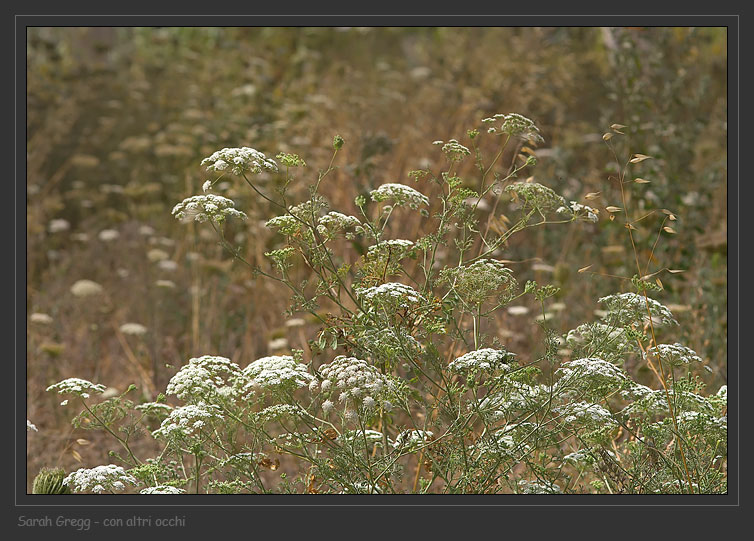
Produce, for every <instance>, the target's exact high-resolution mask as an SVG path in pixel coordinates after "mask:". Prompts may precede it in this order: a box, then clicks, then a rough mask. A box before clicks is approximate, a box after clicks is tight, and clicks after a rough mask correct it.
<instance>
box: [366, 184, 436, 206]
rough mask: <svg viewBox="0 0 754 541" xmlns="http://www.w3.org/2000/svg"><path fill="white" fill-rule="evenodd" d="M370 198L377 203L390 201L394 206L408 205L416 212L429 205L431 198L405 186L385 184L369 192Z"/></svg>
mask: <svg viewBox="0 0 754 541" xmlns="http://www.w3.org/2000/svg"><path fill="white" fill-rule="evenodd" d="M369 196H370V197H371V198H372V201H375V202H380V201H387V200H390V201H392V202H393V204H394V205H397V206H403V205H407V206H408V207H410V208H412V209H414V210H416V209H418V208H419V207H421V206H423V205H429V198H428V197H427V196H426V195H424V194H422V193H421V192H418V191H417V190H415V189H414V188H412V187H411V186H406V185H405V184H395V183H388V184H383V185H382V186H380V187H379V188H377V189H376V190H372V191H371V192H369Z"/></svg>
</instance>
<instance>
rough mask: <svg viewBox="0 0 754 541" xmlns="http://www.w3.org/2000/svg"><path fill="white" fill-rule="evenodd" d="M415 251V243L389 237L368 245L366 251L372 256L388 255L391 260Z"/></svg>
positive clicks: (401, 257)
mask: <svg viewBox="0 0 754 541" xmlns="http://www.w3.org/2000/svg"><path fill="white" fill-rule="evenodd" d="M415 252H416V248H415V245H414V243H413V242H411V241H410V240H405V239H391V240H383V241H382V242H378V243H377V244H374V245H372V246H370V247H369V250H368V252H367V253H368V254H369V255H370V256H373V257H387V256H388V255H389V256H390V259H391V260H392V261H399V260H401V259H403V258H404V257H408V256H410V255H412V254H414V253H415Z"/></svg>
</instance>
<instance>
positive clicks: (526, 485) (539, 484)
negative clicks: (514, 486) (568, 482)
mask: <svg viewBox="0 0 754 541" xmlns="http://www.w3.org/2000/svg"><path fill="white" fill-rule="evenodd" d="M518 491H519V492H518V493H519V494H562V493H563V490H562V489H561V488H560V487H559V486H558V485H556V484H555V483H551V482H549V481H527V480H525V479H521V480H520V481H519V482H518Z"/></svg>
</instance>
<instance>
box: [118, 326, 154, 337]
mask: <svg viewBox="0 0 754 541" xmlns="http://www.w3.org/2000/svg"><path fill="white" fill-rule="evenodd" d="M120 332H122V333H123V334H130V335H132V336H141V335H143V334H146V332H147V328H146V327H145V326H144V325H141V324H140V323H124V324H123V325H121V326H120Z"/></svg>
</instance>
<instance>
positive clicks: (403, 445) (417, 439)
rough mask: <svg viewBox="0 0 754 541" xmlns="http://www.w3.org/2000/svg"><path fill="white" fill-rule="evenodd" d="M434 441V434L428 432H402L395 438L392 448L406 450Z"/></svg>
mask: <svg viewBox="0 0 754 541" xmlns="http://www.w3.org/2000/svg"><path fill="white" fill-rule="evenodd" d="M433 439H434V434H433V433H432V432H430V431H429V430H404V431H403V432H401V433H399V434H398V435H397V436H396V437H395V442H394V443H393V447H394V448H396V449H401V450H404V451H405V450H407V449H412V448H414V447H417V446H419V445H424V444H426V443H429V442H431V441H432V440H433Z"/></svg>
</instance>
